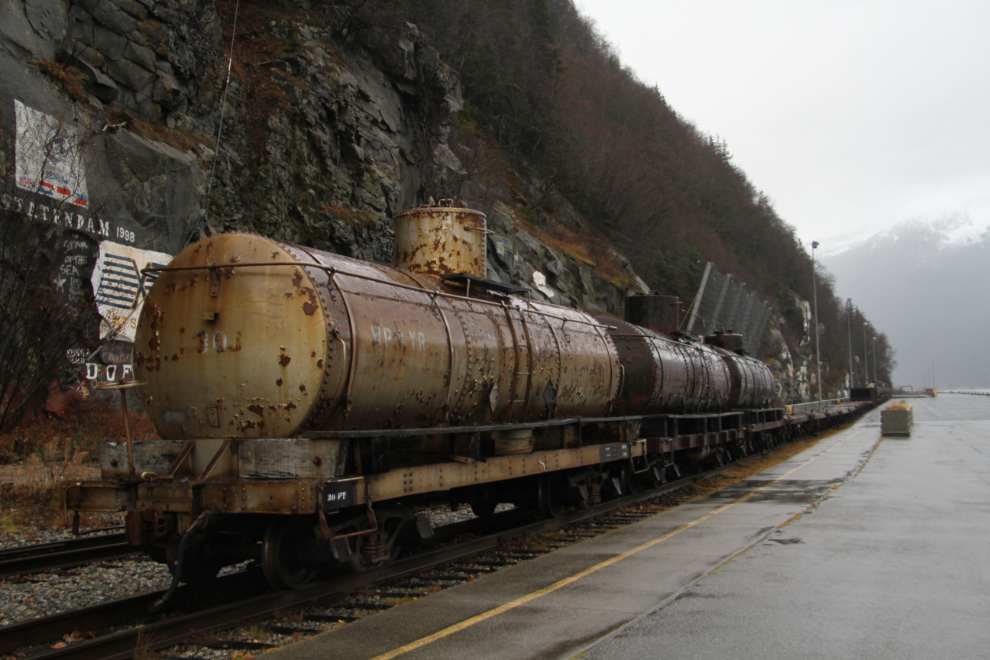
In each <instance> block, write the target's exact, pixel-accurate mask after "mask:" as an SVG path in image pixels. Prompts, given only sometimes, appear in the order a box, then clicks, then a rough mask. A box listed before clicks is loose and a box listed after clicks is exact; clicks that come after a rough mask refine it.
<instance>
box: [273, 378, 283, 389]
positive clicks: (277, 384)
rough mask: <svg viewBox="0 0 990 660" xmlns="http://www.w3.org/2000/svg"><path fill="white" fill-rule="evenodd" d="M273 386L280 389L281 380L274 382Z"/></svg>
mask: <svg viewBox="0 0 990 660" xmlns="http://www.w3.org/2000/svg"><path fill="white" fill-rule="evenodd" d="M275 386H276V387H282V379H281V378H279V379H278V380H276V381H275Z"/></svg>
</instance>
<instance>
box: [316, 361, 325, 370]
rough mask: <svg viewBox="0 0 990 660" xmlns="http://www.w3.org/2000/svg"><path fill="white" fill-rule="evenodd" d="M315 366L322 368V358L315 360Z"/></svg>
mask: <svg viewBox="0 0 990 660" xmlns="http://www.w3.org/2000/svg"><path fill="white" fill-rule="evenodd" d="M316 368H317V369H322V368H323V360H317V361H316Z"/></svg>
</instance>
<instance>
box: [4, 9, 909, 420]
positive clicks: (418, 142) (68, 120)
mask: <svg viewBox="0 0 990 660" xmlns="http://www.w3.org/2000/svg"><path fill="white" fill-rule="evenodd" d="M698 29H703V26H699V28H698ZM0 146H2V151H3V154H2V155H3V158H2V159H0V175H2V183H3V189H2V190H0V201H2V211H3V221H4V222H5V223H8V224H11V225H15V224H21V225H23V226H24V227H27V228H29V230H30V231H37V232H40V233H39V234H38V235H37V236H34V238H33V239H32V240H34V241H35V242H36V243H37V244H38V245H42V246H44V247H43V248H39V250H44V251H46V252H47V253H46V254H45V257H44V260H43V263H45V264H48V265H49V266H50V267H51V268H52V269H54V270H55V271H57V277H55V278H54V279H53V281H54V283H55V288H54V289H53V291H52V292H50V296H49V297H48V298H46V297H44V296H41V294H40V291H41V290H40V289H38V290H37V292H38V294H37V295H36V296H35V298H34V299H32V304H35V303H37V304H39V305H41V306H42V307H45V306H47V307H51V308H54V307H56V306H57V305H59V304H61V303H60V302H58V300H60V298H59V297H60V296H61V297H64V296H66V295H67V296H68V297H69V298H71V299H72V300H73V304H74V305H76V306H82V307H87V306H88V307H93V304H92V303H93V298H94V297H98V288H99V284H98V281H99V280H100V272H99V271H100V268H99V263H100V259H103V258H104V257H105V255H106V253H107V250H110V251H114V250H116V251H117V252H120V251H121V250H123V251H125V252H126V251H127V250H132V249H133V250H137V251H139V252H140V255H141V256H140V258H141V259H143V260H145V261H149V260H150V261H156V262H157V260H159V259H162V260H165V261H167V260H168V259H170V258H171V256H172V255H175V254H176V253H178V252H179V251H180V250H181V249H183V247H185V246H186V245H188V244H189V243H190V242H191V241H193V240H198V239H199V238H202V237H205V236H209V235H212V234H214V233H217V232H223V231H236V230H241V231H252V232H257V233H260V234H263V235H266V236H271V237H275V238H278V239H283V240H288V241H292V242H295V243H298V244H302V245H306V246H310V247H315V248H317V249H323V250H329V251H333V252H337V253H340V254H344V255H347V256H352V257H356V258H360V259H365V260H370V261H378V262H385V263H388V262H391V260H392V252H393V239H394V233H393V229H392V221H391V218H392V216H394V215H395V214H396V213H398V212H400V211H402V210H405V209H407V208H409V207H411V206H414V205H417V204H422V203H424V202H426V201H428V200H429V199H430V198H431V197H432V198H433V199H441V198H450V199H453V200H455V201H457V202H458V203H463V204H464V205H467V206H471V207H472V208H476V209H478V210H480V211H482V212H484V213H485V214H486V215H487V217H488V222H489V228H490V229H492V230H493V232H494V233H493V235H491V236H490V237H489V244H488V254H489V257H490V259H489V275H490V276H491V277H494V278H497V279H500V280H503V281H506V282H511V283H513V284H518V285H522V286H526V287H527V288H529V289H531V290H532V291H533V294H532V295H533V296H534V298H536V299H541V300H549V301H552V302H554V303H558V304H563V305H573V306H579V307H583V308H585V309H588V310H589V311H592V312H594V313H605V314H614V315H621V313H622V308H623V305H624V298H625V296H626V295H627V294H629V293H634V292H640V291H643V290H645V289H647V288H649V289H652V290H656V291H660V292H662V293H667V294H673V295H677V296H679V297H681V299H682V300H683V301H684V303H685V304H689V303H690V301H691V299H692V298H693V297H694V295H695V292H696V291H697V289H698V285H699V282H700V279H701V275H702V272H703V270H704V267H705V264H706V262H712V263H713V264H714V265H715V267H716V268H717V269H718V270H720V271H721V272H723V273H728V274H731V275H732V276H733V277H734V278H735V279H736V280H737V281H741V282H744V283H746V285H747V286H748V287H749V290H751V291H756V292H757V293H758V294H759V295H760V296H761V297H763V298H764V299H766V300H768V301H769V302H770V304H771V305H772V306H773V307H774V308H775V310H776V315H775V316H774V317H772V322H771V324H770V328H769V330H768V332H767V333H766V334H765V337H764V341H763V345H762V347H761V355H760V356H759V357H761V358H763V359H766V360H767V361H768V362H770V363H771V365H772V366H773V368H774V370H775V373H776V374H777V375H778V379H779V381H780V382H781V383H784V385H782V387H781V390H780V392H779V394H780V396H781V398H784V399H788V400H790V399H795V398H800V397H806V396H808V395H809V394H810V393H811V392H812V390H813V389H814V388H811V387H810V385H811V383H810V382H809V377H810V374H812V373H814V344H813V341H814V331H813V325H812V324H810V323H809V318H808V312H807V309H808V302H809V301H811V300H812V277H811V275H812V263H811V259H810V256H809V254H808V252H806V249H805V246H802V245H801V243H800V241H799V240H798V239H797V237H796V236H795V235H794V230H793V228H792V227H791V226H789V225H788V224H787V223H786V221H785V220H786V219H782V218H780V217H779V216H778V215H777V214H776V212H775V211H774V208H773V205H772V204H771V201H770V198H771V197H772V194H773V191H767V194H764V193H763V192H761V191H760V190H759V189H758V187H757V186H756V185H754V184H753V183H751V182H750V181H748V180H747V178H746V176H745V174H744V173H743V172H742V171H740V170H739V169H737V168H736V167H735V166H734V165H733V162H732V154H731V148H730V145H729V144H728V143H727V142H726V140H724V139H722V138H721V137H719V136H709V135H704V134H701V133H700V132H699V131H698V130H697V129H695V128H694V127H693V126H692V124H691V123H690V118H685V117H681V116H679V115H678V114H677V113H676V111H675V110H674V109H673V108H671V107H670V106H669V105H668V104H667V102H666V101H665V99H664V96H663V90H662V89H654V88H651V87H648V86H646V85H644V84H643V83H641V82H640V81H639V80H637V79H636V77H635V75H634V74H633V73H632V72H631V71H629V70H628V69H626V68H624V67H623V65H622V62H621V61H620V59H619V57H618V56H617V54H616V51H615V49H614V48H613V46H611V45H610V44H609V43H607V42H606V41H605V40H603V39H602V38H601V36H600V35H599V34H598V33H597V32H596V31H595V29H594V26H593V25H592V24H590V23H589V22H588V21H587V20H586V19H585V18H583V17H582V16H581V15H580V14H579V12H578V11H577V10H576V8H575V6H574V4H573V3H572V1H571V0H327V1H325V2H318V3H317V2H308V1H307V0H278V1H276V2H263V1H262V0H69V1H68V2H64V1H63V0H31V1H26V0H14V1H13V2H10V3H2V4H0ZM56 147H57V149H56ZM56 152H57V153H58V155H59V157H60V159H61V160H60V162H61V163H62V165H63V166H64V171H62V172H61V175H62V177H63V179H61V180H60V181H61V182H57V183H58V186H57V188H56V187H55V186H54V183H52V182H47V181H45V182H44V183H41V184H37V181H43V180H44V176H47V173H44V172H43V174H44V176H39V175H38V173H34V174H32V173H31V172H27V169H28V166H29V165H31V164H32V162H33V161H32V158H31V157H30V156H26V154H31V153H35V154H42V155H44V154H48V153H56ZM34 160H36V161H38V162H37V163H35V165H38V164H39V163H42V161H43V160H44V158H41V159H38V158H35V159H34ZM45 166H46V165H45V164H44V163H42V164H41V169H42V170H44V167H45ZM25 172H27V173H26V174H25ZM32 177H38V178H36V179H33V178H32ZM70 181H71V182H72V184H73V185H71V186H70V185H69V184H68V183H65V182H70ZM45 185H48V186H49V189H42V187H41V186H45ZM70 188H71V189H72V190H71V191H70ZM55 190H57V191H58V192H57V194H55V193H53V192H52V191H55ZM63 191H64V192H63ZM73 191H74V192H73ZM70 192H72V194H73V195H75V196H70ZM11 235H13V234H11ZM56 237H57V239H58V240H56ZM0 238H2V236H0ZM15 243H16V241H8V243H5V244H4V245H3V246H2V247H3V249H4V250H5V254H10V255H13V256H18V257H20V259H13V258H11V259H8V261H7V262H6V264H5V266H4V267H5V268H11V269H13V271H16V272H14V275H16V277H18V278H20V279H21V280H23V279H25V278H26V277H28V276H29V268H28V267H27V266H26V265H25V264H30V263H38V259H36V256H37V255H36V254H35V253H33V252H31V253H29V252H30V251H24V250H21V249H20V246H19V245H16V244H15ZM121 254H123V252H121ZM127 254H131V253H127ZM135 254H136V253H135ZM101 255H102V256H101ZM135 258H137V257H135ZM18 269H20V270H18ZM818 275H819V277H818V282H819V287H818V310H819V316H820V324H821V329H822V333H821V350H822V375H823V380H824V387H823V391H824V393H826V394H830V393H831V394H835V393H837V392H838V391H840V390H841V389H842V388H843V386H844V384H845V379H846V373H847V371H848V365H849V355H848V333H847V331H846V329H847V320H848V319H847V318H846V316H845V315H844V314H845V311H844V306H843V304H842V302H841V301H839V300H837V299H836V298H835V295H834V289H833V283H832V281H831V279H830V277H829V276H828V274H827V273H826V272H824V271H822V270H819V273H818ZM56 289H57V290H56ZM66 292H68V293H67V294H66ZM45 295H46V296H47V295H49V294H47V293H46V294H45ZM134 296H135V298H134V305H135V306H132V308H131V309H136V308H137V307H136V305H137V304H138V301H137V296H138V294H137V293H136V292H135V293H134ZM46 301H47V302H46ZM0 302H2V301H0ZM125 307H127V305H125ZM89 311H93V310H89ZM102 313H103V312H101V314H102ZM0 317H2V318H6V319H10V323H12V324H15V325H16V324H17V323H20V321H18V320H17V319H19V318H23V317H24V314H23V310H18V309H14V308H13V307H11V304H8V305H7V307H3V308H0ZM104 319H106V315H104ZM42 325H46V326H51V325H52V324H51V323H43V324H42ZM55 325H59V324H55ZM864 325H865V333H866V334H867V335H868V336H870V337H872V336H878V337H879V338H878V340H877V342H876V344H877V349H878V353H879V354H878V359H877V366H878V371H879V374H880V378H881V380H884V381H888V382H889V373H890V371H891V365H892V364H893V352H892V350H891V348H890V346H889V344H888V342H887V340H886V337H885V336H884V335H883V334H880V333H878V332H877V330H876V329H874V328H873V327H872V326H871V325H870V324H869V321H867V320H865V319H863V318H862V317H860V316H858V315H856V316H855V318H854V319H853V328H854V333H855V334H856V335H859V334H862V333H864ZM118 329H119V328H118ZM115 332H116V331H115ZM32 333H33V331H31V332H28V333H27V334H24V333H18V332H13V331H11V332H7V333H6V334H7V336H9V337H12V338H17V339H18V340H19V338H20V337H21V336H22V335H23V336H29V335H32ZM80 334H81V335H83V336H85V339H84V340H80V339H79V338H78V337H76V336H75V335H74V336H72V337H69V336H66V337H64V338H63V339H64V342H63V343H65V342H68V344H67V345H68V347H69V349H68V350H65V347H64V346H62V344H59V348H58V350H56V349H52V350H47V351H46V356H47V357H46V359H48V360H50V361H51V369H50V372H51V373H61V374H69V375H67V376H64V377H62V376H60V380H59V382H60V383H61V384H62V386H63V387H69V386H70V383H72V382H77V381H74V380H73V376H72V374H78V373H79V372H80V371H81V370H82V369H83V368H84V369H85V371H86V373H94V374H104V375H105V374H107V373H109V369H110V367H111V366H113V365H118V364H122V363H123V361H126V359H127V356H129V355H130V344H129V340H127V339H126V338H125V337H122V338H120V339H116V338H115V337H116V335H113V334H111V335H108V334H106V333H104V334H103V335H102V336H98V334H99V333H97V332H96V330H95V328H87V329H86V332H85V333H80ZM869 343H870V344H872V342H869ZM870 348H871V349H872V346H870ZM69 352H71V353H72V354H74V355H77V357H78V358H79V359H81V360H83V361H84V362H83V363H77V364H73V365H68V364H66V357H65V355H67V354H68V353H69ZM10 353H11V354H12V355H32V356H34V355H35V354H36V353H37V348H36V347H30V346H27V347H26V346H25V345H23V342H22V343H18V344H16V345H12V348H11V350H10ZM854 354H855V355H854V357H855V359H856V364H857V365H858V366H857V369H858V368H859V367H861V365H862V364H863V362H864V357H865V356H864V355H863V342H858V343H856V342H854ZM871 357H872V356H871ZM34 359H35V358H34V357H32V358H31V360H34ZM56 363H57V364H56ZM0 366H3V365H0ZM63 367H64V369H63ZM5 368H6V367H5ZM8 371H9V369H8ZM871 371H872V370H871ZM46 373H48V372H46ZM13 377H14V378H15V379H17V378H22V376H20V375H15V376H13ZM101 377H102V376H101ZM87 378H89V377H87ZM50 383H51V381H50V380H46V381H44V382H40V381H39V383H38V387H36V388H35V391H36V393H37V396H38V397H44V396H45V395H46V393H48V392H49V384H50ZM52 391H54V390H52ZM32 396H34V395H32ZM0 408H2V406H0ZM26 408H27V406H21V408H19V409H26Z"/></svg>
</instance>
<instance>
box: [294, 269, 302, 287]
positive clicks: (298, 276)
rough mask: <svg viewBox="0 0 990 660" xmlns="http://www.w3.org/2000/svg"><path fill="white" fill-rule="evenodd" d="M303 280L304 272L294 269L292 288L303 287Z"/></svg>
mask: <svg viewBox="0 0 990 660" xmlns="http://www.w3.org/2000/svg"><path fill="white" fill-rule="evenodd" d="M302 280H303V276H302V272H301V271H300V270H299V269H298V268H294V269H293V270H292V286H293V287H295V288H297V289H298V288H299V287H300V285H302Z"/></svg>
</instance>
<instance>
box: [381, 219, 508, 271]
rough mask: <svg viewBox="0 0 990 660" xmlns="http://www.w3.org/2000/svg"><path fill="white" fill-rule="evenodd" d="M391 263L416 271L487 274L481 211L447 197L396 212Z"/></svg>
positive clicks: (485, 230)
mask: <svg viewBox="0 0 990 660" xmlns="http://www.w3.org/2000/svg"><path fill="white" fill-rule="evenodd" d="M394 221H395V266H396V268H400V269H402V270H406V271H409V272H410V273H418V274H420V275H433V276H435V277H441V276H443V275H452V274H466V275H473V276H474V277H487V269H488V266H487V261H486V252H485V237H486V234H488V233H489V232H488V229H487V228H486V227H485V214H484V213H480V212H478V211H474V210H472V209H465V208H457V207H455V206H453V202H452V201H451V200H440V204H439V205H437V206H421V207H418V208H414V209H409V210H408V211H403V212H402V213H398V214H396V216H395V218H394Z"/></svg>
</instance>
